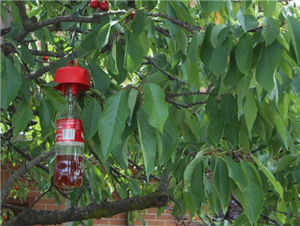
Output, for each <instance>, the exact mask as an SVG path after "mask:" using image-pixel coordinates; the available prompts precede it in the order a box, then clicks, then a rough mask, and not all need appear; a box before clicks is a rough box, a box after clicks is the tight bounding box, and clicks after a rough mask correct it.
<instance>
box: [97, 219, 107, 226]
mask: <svg viewBox="0 0 300 226" xmlns="http://www.w3.org/2000/svg"><path fill="white" fill-rule="evenodd" d="M94 223H95V224H100V225H102V224H104V225H105V224H106V225H109V220H107V219H96V220H95V221H94Z"/></svg>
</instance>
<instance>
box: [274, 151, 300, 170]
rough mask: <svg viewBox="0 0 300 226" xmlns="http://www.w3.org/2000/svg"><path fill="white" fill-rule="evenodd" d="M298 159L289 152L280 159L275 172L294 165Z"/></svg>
mask: <svg viewBox="0 0 300 226" xmlns="http://www.w3.org/2000/svg"><path fill="white" fill-rule="evenodd" d="M296 161H297V158H296V157H295V156H293V155H290V154H287V155H285V156H283V157H282V158H281V159H279V161H278V163H277V166H276V169H275V171H274V173H278V172H280V171H282V170H285V169H286V168H289V167H291V166H293V165H294V164H295V163H296Z"/></svg>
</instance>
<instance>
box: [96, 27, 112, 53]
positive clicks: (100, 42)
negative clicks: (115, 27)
mask: <svg viewBox="0 0 300 226" xmlns="http://www.w3.org/2000/svg"><path fill="white" fill-rule="evenodd" d="M110 28H111V26H110V24H109V23H108V24H105V25H104V26H103V27H102V28H101V29H100V30H99V33H98V35H97V37H96V39H95V42H96V46H97V48H98V49H99V50H101V49H102V48H103V47H104V46H105V45H106V44H107V43H108V41H109V33H110Z"/></svg>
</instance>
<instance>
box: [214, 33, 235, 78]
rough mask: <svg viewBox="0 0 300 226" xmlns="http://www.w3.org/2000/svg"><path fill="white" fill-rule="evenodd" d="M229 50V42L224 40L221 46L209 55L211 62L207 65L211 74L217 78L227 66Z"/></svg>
mask: <svg viewBox="0 0 300 226" xmlns="http://www.w3.org/2000/svg"><path fill="white" fill-rule="evenodd" d="M230 50H231V42H230V41H229V39H228V40H226V41H225V42H224V43H223V44H222V45H221V46H218V47H217V48H215V49H214V50H213V53H212V55H211V61H210V63H209V69H210V70H211V72H212V73H213V74H215V75H216V76H219V75H220V74H221V73H223V72H225V70H226V68H227V65H228V57H229V54H230Z"/></svg>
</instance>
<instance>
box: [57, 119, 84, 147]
mask: <svg viewBox="0 0 300 226" xmlns="http://www.w3.org/2000/svg"><path fill="white" fill-rule="evenodd" d="M56 128H57V130H56V142H63V141H75V142H84V135H83V127H82V121H81V120H80V119H59V120H57V121H56Z"/></svg>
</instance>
